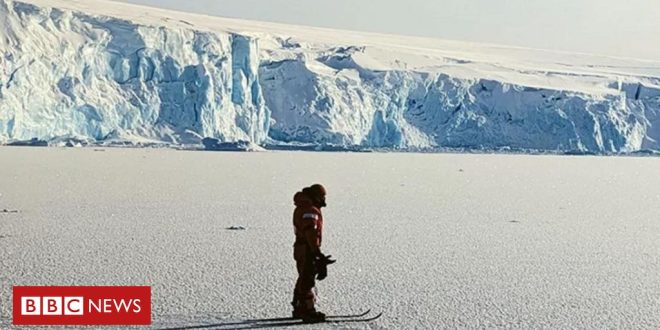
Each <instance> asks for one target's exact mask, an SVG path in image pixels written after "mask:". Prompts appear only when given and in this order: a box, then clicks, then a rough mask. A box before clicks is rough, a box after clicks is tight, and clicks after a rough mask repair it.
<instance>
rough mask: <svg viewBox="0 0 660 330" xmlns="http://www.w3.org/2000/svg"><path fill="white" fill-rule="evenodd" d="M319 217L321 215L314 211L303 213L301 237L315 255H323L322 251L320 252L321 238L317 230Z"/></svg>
mask: <svg viewBox="0 0 660 330" xmlns="http://www.w3.org/2000/svg"><path fill="white" fill-rule="evenodd" d="M320 219H321V216H320V215H319V214H317V213H314V212H308V213H305V214H303V222H304V224H303V228H302V230H303V237H304V238H305V241H306V242H307V245H308V246H309V247H310V248H311V250H312V253H313V254H314V256H315V257H318V256H323V253H321V246H320V242H321V240H320V237H319V232H318V227H319V221H320Z"/></svg>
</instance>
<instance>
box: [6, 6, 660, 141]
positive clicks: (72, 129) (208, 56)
mask: <svg viewBox="0 0 660 330" xmlns="http://www.w3.org/2000/svg"><path fill="white" fill-rule="evenodd" d="M0 31H1V36H0V61H1V63H0V142H3V141H4V142H11V141H21V140H30V139H32V138H37V139H41V140H45V141H49V142H51V144H55V145H58V144H65V143H67V142H71V141H72V140H73V141H74V142H73V144H77V143H83V144H84V143H104V142H117V141H125V142H126V141H127V142H129V143H132V144H142V145H144V144H154V143H156V144H169V145H175V146H182V145H183V146H190V145H192V146H195V145H197V146H199V145H200V144H201V143H200V140H201V139H202V138H204V137H211V138H216V139H218V140H220V141H223V142H237V141H247V142H250V143H254V144H257V145H262V146H267V145H281V144H300V143H304V144H309V145H312V146H325V145H332V146H338V147H339V148H353V149H354V148H358V149H363V148H393V149H399V150H419V149H435V148H438V147H442V148H445V147H448V148H467V149H479V150H483V149H499V148H511V149H516V150H541V151H555V152H588V153H620V152H635V151H639V150H643V149H652V150H660V144H659V142H658V141H660V62H659V61H649V60H636V59H624V58H612V57H604V56H595V55H586V54H572V53H562V52H552V51H542V50H532V49H524V48H513V47H500V46H494V45H485V44H474V43H464V42H454V41H443V40H435V39H424V38H415V37H402V36H391V35H380V34H370V33H357V32H350V31H337V30H329V29H319V28H310V27H298V26H290V25H281V24H273V23H261V22H250V21H243V20H236V19H224V18H214V17H209V16H203V15H195V14H188V13H179V12H174V11H167V10H162V9H155V8H147V7H140V6H134V5H128V4H120V3H113V2H107V1H100V0H85V1H66V0H23V1H11V0H0ZM631 37H634V35H631Z"/></svg>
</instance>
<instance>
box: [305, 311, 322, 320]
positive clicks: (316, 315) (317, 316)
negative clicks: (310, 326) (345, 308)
mask: <svg viewBox="0 0 660 330" xmlns="http://www.w3.org/2000/svg"><path fill="white" fill-rule="evenodd" d="M302 320H303V323H321V322H325V314H323V313H321V312H318V311H315V310H311V311H308V312H307V313H305V314H304V315H303V316H302Z"/></svg>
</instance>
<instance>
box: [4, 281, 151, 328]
mask: <svg viewBox="0 0 660 330" xmlns="http://www.w3.org/2000/svg"><path fill="white" fill-rule="evenodd" d="M13 304H14V309H13V314H14V315H13V316H14V321H13V323H14V325H151V287H148V286H41V287H39V286H15V287H14V292H13Z"/></svg>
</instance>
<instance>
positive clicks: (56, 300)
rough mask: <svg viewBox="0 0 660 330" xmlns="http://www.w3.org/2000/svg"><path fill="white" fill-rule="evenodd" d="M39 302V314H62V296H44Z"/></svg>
mask: <svg viewBox="0 0 660 330" xmlns="http://www.w3.org/2000/svg"><path fill="white" fill-rule="evenodd" d="M41 303H42V304H41V312H42V313H41V314H43V315H62V297H44V298H43V300H42V301H41Z"/></svg>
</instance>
